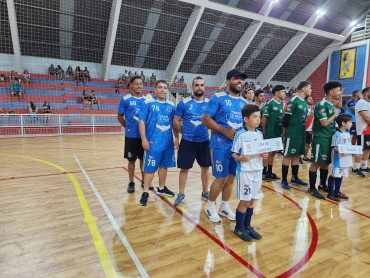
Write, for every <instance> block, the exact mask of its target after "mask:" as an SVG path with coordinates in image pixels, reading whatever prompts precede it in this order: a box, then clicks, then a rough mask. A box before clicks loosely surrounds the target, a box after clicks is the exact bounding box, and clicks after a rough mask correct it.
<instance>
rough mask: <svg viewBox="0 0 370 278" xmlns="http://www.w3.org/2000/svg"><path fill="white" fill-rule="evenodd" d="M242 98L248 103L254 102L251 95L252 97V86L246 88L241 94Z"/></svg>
mask: <svg viewBox="0 0 370 278" xmlns="http://www.w3.org/2000/svg"><path fill="white" fill-rule="evenodd" d="M242 96H243V98H244V99H245V100H246V101H247V103H248V104H254V103H253V97H254V91H253V89H252V88H248V89H247V90H246V91H245V92H244V94H242Z"/></svg>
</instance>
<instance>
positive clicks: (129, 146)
mask: <svg viewBox="0 0 370 278" xmlns="http://www.w3.org/2000/svg"><path fill="white" fill-rule="evenodd" d="M143 157H144V149H143V145H142V144H141V138H130V137H125V158H127V160H128V161H135V160H136V159H140V160H143Z"/></svg>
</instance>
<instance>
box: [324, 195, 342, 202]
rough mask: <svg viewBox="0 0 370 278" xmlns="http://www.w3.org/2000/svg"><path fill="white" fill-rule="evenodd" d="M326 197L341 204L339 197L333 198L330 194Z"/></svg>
mask: <svg viewBox="0 0 370 278" xmlns="http://www.w3.org/2000/svg"><path fill="white" fill-rule="evenodd" d="M326 197H328V199H330V200H333V201H335V202H340V199H339V197H335V196H332V195H329V194H328V196H326Z"/></svg>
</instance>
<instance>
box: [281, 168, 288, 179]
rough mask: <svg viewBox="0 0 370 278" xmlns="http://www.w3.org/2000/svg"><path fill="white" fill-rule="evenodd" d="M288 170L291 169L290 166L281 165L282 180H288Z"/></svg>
mask: <svg viewBox="0 0 370 278" xmlns="http://www.w3.org/2000/svg"><path fill="white" fill-rule="evenodd" d="M288 171H289V166H286V165H283V166H282V167H281V174H282V176H283V177H282V181H288V180H287V177H288Z"/></svg>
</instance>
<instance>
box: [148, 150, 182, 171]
mask: <svg viewBox="0 0 370 278" xmlns="http://www.w3.org/2000/svg"><path fill="white" fill-rule="evenodd" d="M175 166H176V163H175V151H174V149H168V150H163V151H152V150H151V151H145V155H144V172H149V173H152V172H155V171H157V170H158V167H163V168H171V167H175Z"/></svg>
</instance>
